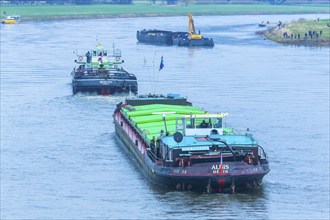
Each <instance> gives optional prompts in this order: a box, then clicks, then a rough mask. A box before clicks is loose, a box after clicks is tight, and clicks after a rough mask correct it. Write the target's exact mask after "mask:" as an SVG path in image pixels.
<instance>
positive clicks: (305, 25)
mask: <svg viewBox="0 0 330 220" xmlns="http://www.w3.org/2000/svg"><path fill="white" fill-rule="evenodd" d="M327 24H330V19H325V20H320V21H315V20H313V21H306V20H300V21H297V22H292V23H291V24H290V25H288V27H287V28H288V29H289V31H290V32H291V33H293V34H300V35H304V34H305V33H308V31H309V30H311V31H317V32H318V33H319V32H320V31H321V30H322V36H321V38H325V39H326V38H330V28H329V27H327Z"/></svg>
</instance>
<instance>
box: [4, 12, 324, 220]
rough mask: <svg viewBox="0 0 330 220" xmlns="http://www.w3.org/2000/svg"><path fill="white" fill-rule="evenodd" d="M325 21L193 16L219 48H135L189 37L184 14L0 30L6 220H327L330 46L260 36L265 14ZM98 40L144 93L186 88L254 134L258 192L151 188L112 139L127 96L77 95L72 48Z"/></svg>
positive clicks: (27, 24) (211, 109)
mask: <svg viewBox="0 0 330 220" xmlns="http://www.w3.org/2000/svg"><path fill="white" fill-rule="evenodd" d="M326 16H327V15H254V16H252V15H249V16H203V17H199V16H194V19H195V26H196V28H197V29H198V30H199V29H200V30H201V31H202V34H204V36H206V37H212V38H213V39H214V42H215V46H214V47H213V48H183V47H175V46H172V47H171V46H152V45H146V44H139V43H137V40H136V37H135V35H136V31H137V30H140V29H144V28H157V29H167V30H173V31H176V30H177V31H183V30H186V28H187V17H168V18H164V17H162V18H157V17H154V18H125V19H123V18H111V19H89V20H68V21H44V22H42V21H39V22H24V18H23V22H22V23H21V24H19V25H1V27H0V28H1V30H0V31H1V83H0V85H1V210H0V211H1V216H0V218H1V219H329V54H330V52H329V48H327V47H304V46H300V47H298V46H284V45H281V44H278V43H274V42H271V41H268V40H265V39H263V38H262V37H260V36H258V35H256V34H255V32H256V31H258V30H260V28H259V27H258V25H257V24H258V23H259V22H261V21H268V20H269V21H271V22H275V23H276V22H278V21H279V20H281V21H282V22H287V21H292V20H297V19H299V18H307V19H317V18H318V17H320V18H325V17H326ZM97 40H98V41H99V42H101V43H102V44H103V45H104V46H105V47H107V48H110V49H112V48H113V46H114V47H115V48H118V49H121V51H122V55H123V58H124V60H125V63H124V65H123V66H124V67H125V68H126V69H127V70H128V71H130V72H132V73H134V74H135V75H136V76H137V78H138V82H139V93H140V94H145V93H151V92H152V91H153V90H155V92H156V93H164V94H167V93H179V94H181V95H183V96H187V97H188V100H190V101H191V102H192V103H193V104H194V105H197V106H201V107H203V108H204V109H206V110H208V111H209V112H229V116H230V117H229V119H228V120H229V122H228V123H230V125H232V126H233V127H238V128H242V129H245V128H249V129H250V131H251V132H252V133H253V134H254V137H255V138H257V139H258V140H259V143H260V144H261V145H262V146H263V148H264V149H265V150H266V152H267V153H268V156H269V159H270V165H271V169H272V170H271V172H270V173H269V174H268V175H266V177H265V178H264V185H263V187H262V189H261V190H260V191H257V192H251V193H237V194H233V195H232V194H210V195H209V194H206V193H196V192H177V191H170V190H167V189H163V188H161V187H158V186H154V185H152V184H150V183H149V182H148V181H147V180H146V179H145V177H144V176H143V175H142V173H141V172H140V171H139V169H138V166H136V165H135V164H134V162H132V161H131V160H130V158H129V155H127V154H126V152H125V151H123V150H122V147H123V146H122V145H121V143H120V141H119V140H118V138H117V137H116V135H115V133H114V125H113V120H112V113H113V111H114V108H115V104H116V103H118V102H120V101H122V100H123V99H124V98H125V95H119V96H89V95H81V94H79V95H75V96H73V95H72V91H71V89H72V88H71V78H70V72H71V70H72V68H73V67H74V66H75V64H74V62H73V60H74V59H75V55H74V53H73V51H78V52H80V53H81V54H84V53H85V52H86V50H88V49H91V48H93V47H94V46H95V45H96V41H97ZM161 56H163V58H164V64H165V67H164V68H163V69H162V70H161V71H160V73H159V74H158V72H157V71H156V74H153V72H154V71H153V68H152V66H153V63H154V64H155V66H156V68H158V65H159V62H160V57H161ZM153 78H155V80H154V81H153V80H152V79H153ZM157 79H158V80H157ZM152 82H154V84H155V86H154V88H153V87H152Z"/></svg>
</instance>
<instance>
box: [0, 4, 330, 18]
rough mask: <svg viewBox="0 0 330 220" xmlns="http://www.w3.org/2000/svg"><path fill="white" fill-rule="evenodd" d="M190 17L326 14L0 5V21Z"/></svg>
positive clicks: (291, 8)
mask: <svg viewBox="0 0 330 220" xmlns="http://www.w3.org/2000/svg"><path fill="white" fill-rule="evenodd" d="M189 12H191V13H193V15H195V16H196V15H258V14H322V13H329V7H328V5H326V4H317V5H314V4H313V5H312V4H308V5H269V4H251V5H247V4H244V5H243V4H242V5H239V4H235V5H234V4H226V5H222V4H221V5H220V4H216V5H193V4H189V5H187V6H186V5H175V6H168V5H150V4H133V5H56V6H51V5H40V6H4V5H2V6H1V18H2V19H3V18H4V17H5V16H6V15H13V14H17V15H20V16H21V17H22V21H23V22H25V21H40V20H42V21H44V20H63V19H90V18H113V17H147V16H185V15H187V13H189Z"/></svg>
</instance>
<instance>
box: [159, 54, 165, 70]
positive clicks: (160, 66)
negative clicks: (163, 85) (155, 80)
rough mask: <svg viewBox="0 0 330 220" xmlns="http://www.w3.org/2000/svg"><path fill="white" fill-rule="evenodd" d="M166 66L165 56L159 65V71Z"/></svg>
mask: <svg viewBox="0 0 330 220" xmlns="http://www.w3.org/2000/svg"><path fill="white" fill-rule="evenodd" d="M163 68H164V60H163V56H162V58H161V60H160V65H159V71H161V70H162V69H163Z"/></svg>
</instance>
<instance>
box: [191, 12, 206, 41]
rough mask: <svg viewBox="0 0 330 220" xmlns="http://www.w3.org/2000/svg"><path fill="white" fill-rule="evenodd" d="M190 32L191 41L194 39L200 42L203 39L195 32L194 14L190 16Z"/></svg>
mask: <svg viewBox="0 0 330 220" xmlns="http://www.w3.org/2000/svg"><path fill="white" fill-rule="evenodd" d="M188 32H189V39H190V40H191V39H194V40H200V39H202V38H203V36H202V35H201V34H200V33H198V34H196V32H195V25H194V19H193V17H192V14H191V13H189V14H188Z"/></svg>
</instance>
